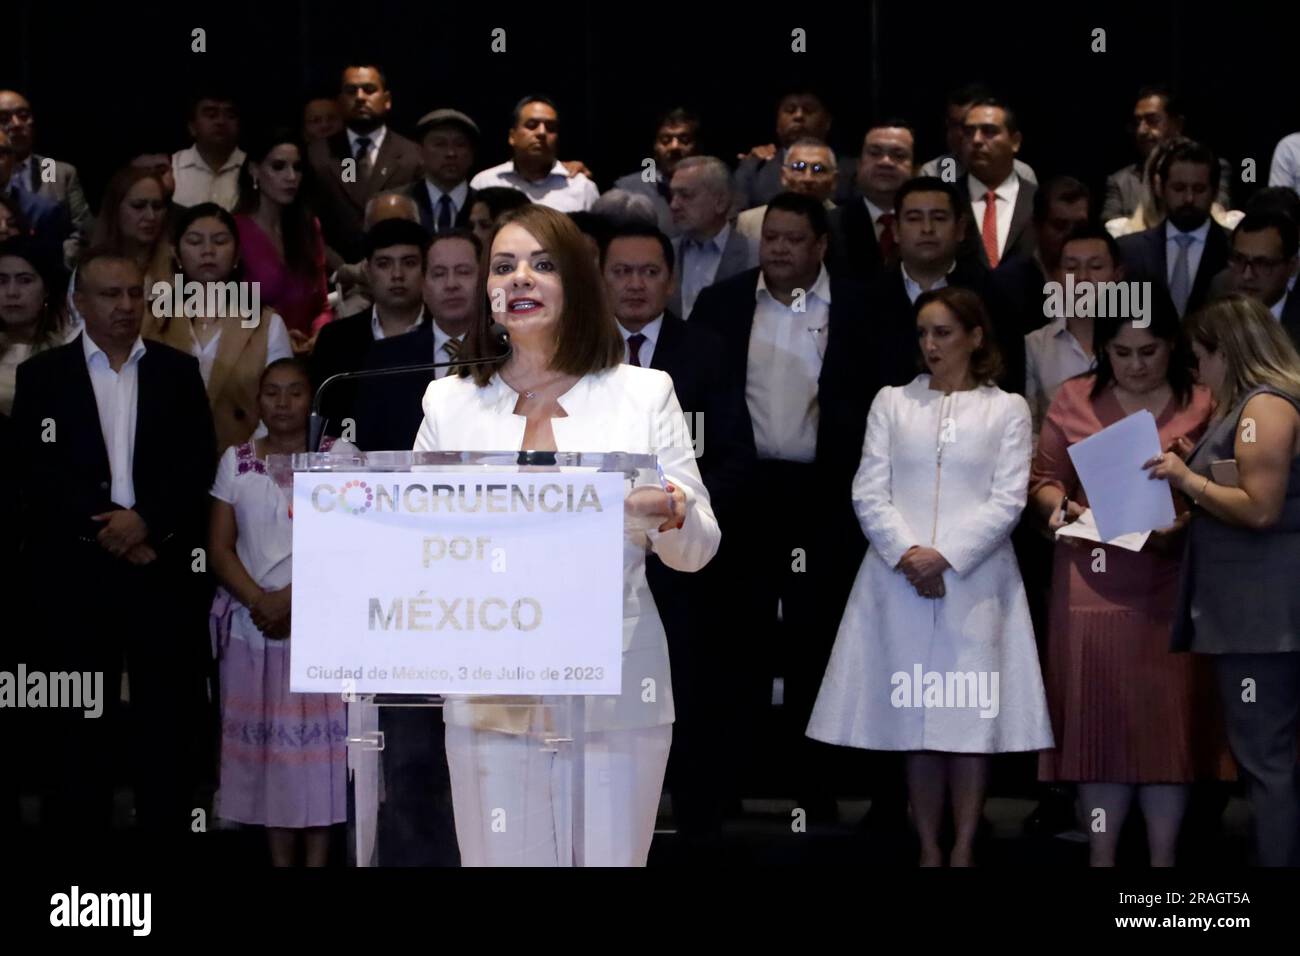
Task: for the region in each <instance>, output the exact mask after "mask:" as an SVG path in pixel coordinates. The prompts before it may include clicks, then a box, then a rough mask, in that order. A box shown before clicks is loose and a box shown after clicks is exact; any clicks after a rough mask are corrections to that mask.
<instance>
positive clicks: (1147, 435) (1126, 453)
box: [1069, 409, 1174, 541]
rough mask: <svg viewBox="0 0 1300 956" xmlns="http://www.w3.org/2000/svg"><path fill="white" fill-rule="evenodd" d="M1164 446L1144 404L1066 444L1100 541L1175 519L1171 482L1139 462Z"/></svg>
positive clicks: (1156, 452)
mask: <svg viewBox="0 0 1300 956" xmlns="http://www.w3.org/2000/svg"><path fill="white" fill-rule="evenodd" d="M1162 450H1163V449H1161V447H1160V433H1159V431H1158V430H1157V429H1156V419H1155V416H1154V415H1152V414H1151V413H1150V412H1149V411H1147V410H1146V409H1143V410H1142V411H1140V412H1134V413H1133V414H1132V415H1129V416H1128V417H1127V418H1122V419H1120V420H1119V421H1117V422H1116V423H1115V424H1114V425H1111V426H1110V427H1109V428H1103V429H1102V430H1101V431H1099V432H1097V434H1095V435H1089V436H1088V437H1087V438H1085V439H1084V440H1083V441H1080V442H1075V443H1074V444H1073V445H1071V446H1070V448H1069V452H1070V461H1072V462H1074V470H1075V473H1076V474H1078V476H1079V481H1080V482H1082V484H1083V490H1084V492H1085V493H1086V494H1087V495H1088V504H1089V505H1090V506H1091V508H1092V511H1093V513H1094V517H1095V518H1096V521H1097V533H1098V534H1099V535H1101V540H1103V541H1113V540H1114V539H1116V538H1118V537H1119V536H1120V535H1124V534H1129V533H1130V532H1134V531H1138V532H1141V531H1151V530H1153V529H1155V528H1165V527H1168V526H1169V525H1171V524H1173V523H1174V495H1173V492H1172V491H1171V490H1170V488H1169V482H1167V481H1152V480H1151V478H1150V477H1148V476H1149V474H1150V473H1149V472H1148V471H1146V470H1145V469H1143V467H1142V463H1143V462H1145V461H1148V460H1149V459H1151V458H1154V457H1155V456H1156V455H1158V454H1160V452H1161V451H1162Z"/></svg>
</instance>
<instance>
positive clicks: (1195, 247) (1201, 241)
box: [1165, 218, 1214, 293]
mask: <svg viewBox="0 0 1300 956" xmlns="http://www.w3.org/2000/svg"><path fill="white" fill-rule="evenodd" d="M1213 221H1214V220H1212V219H1209V218H1207V219H1206V220H1205V222H1203V223H1201V225H1200V227H1199V228H1197V229H1193V230H1192V231H1191V232H1186V233H1185V232H1182V231H1181V230H1179V229H1176V228H1174V224H1173V223H1172V222H1169V221H1168V220H1165V222H1166V223H1167V225H1168V228H1167V229H1165V282H1166V286H1165V287H1166V288H1169V287H1170V286H1172V285H1173V281H1174V266H1175V265H1177V264H1178V243H1177V242H1175V241H1174V237H1175V236H1180V235H1185V236H1191V237H1192V241H1191V243H1189V244H1188V246H1187V291H1188V292H1189V293H1190V292H1191V289H1192V286H1193V285H1195V284H1196V270H1197V269H1199V268H1200V267H1201V253H1203V252H1204V251H1205V240H1206V238H1208V237H1209V235H1210V225H1211V224H1212V223H1213Z"/></svg>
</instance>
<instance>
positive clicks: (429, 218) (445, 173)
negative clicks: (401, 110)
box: [407, 109, 479, 236]
mask: <svg viewBox="0 0 1300 956" xmlns="http://www.w3.org/2000/svg"><path fill="white" fill-rule="evenodd" d="M415 135H416V138H417V139H418V140H419V142H420V157H421V161H422V163H423V165H424V176H423V177H422V178H420V179H417V180H416V181H415V182H413V183H412V184H411V185H410V186H409V187H408V189H407V194H408V195H409V196H410V197H411V198H412V199H414V200H415V204H416V206H418V207H419V210H420V225H422V226H423V227H424V231H425V232H427V233H428V234H429V235H430V236H432V235H434V234H435V233H439V232H449V231H450V230H452V229H467V228H468V227H469V212H470V209H471V208H472V207H473V205H474V192H475V191H474V190H473V189H470V187H469V171H470V170H471V169H472V168H473V167H474V152H475V150H476V149H477V148H478V141H479V131H478V124H477V123H475V122H474V121H473V120H472V119H470V118H469V117H468V116H466V115H465V114H464V113H462V112H461V111H460V110H451V109H438V110H434V111H433V112H431V113H425V114H424V116H422V117H420V124H419V125H418V126H417V127H416V128H415Z"/></svg>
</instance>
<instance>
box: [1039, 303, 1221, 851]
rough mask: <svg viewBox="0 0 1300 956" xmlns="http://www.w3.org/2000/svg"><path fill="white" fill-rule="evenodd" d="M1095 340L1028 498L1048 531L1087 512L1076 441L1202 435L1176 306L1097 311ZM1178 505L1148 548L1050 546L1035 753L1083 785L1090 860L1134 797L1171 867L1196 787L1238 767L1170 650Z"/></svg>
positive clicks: (1043, 766)
mask: <svg viewBox="0 0 1300 956" xmlns="http://www.w3.org/2000/svg"><path fill="white" fill-rule="evenodd" d="M1094 336H1095V343H1096V350H1097V370H1096V372H1094V373H1088V374H1085V375H1080V376H1077V377H1075V378H1072V379H1068V380H1067V381H1065V382H1064V383H1063V384H1062V385H1061V387H1060V390H1059V391H1058V392H1057V393H1056V398H1055V399H1054V400H1053V401H1052V404H1051V406H1050V408H1049V409H1048V413H1047V418H1046V421H1045V422H1044V424H1043V430H1042V433H1041V434H1040V436H1039V441H1038V453H1037V455H1036V457H1035V459H1034V466H1033V471H1032V474H1031V477H1030V484H1029V487H1030V496H1031V499H1032V502H1033V505H1034V507H1035V509H1036V510H1037V512H1038V514H1039V515H1040V516H1041V517H1042V519H1043V521H1044V522H1045V523H1046V524H1047V526H1048V528H1049V529H1050V530H1051V531H1053V532H1055V531H1057V530H1058V529H1060V528H1061V527H1062V526H1063V525H1065V524H1067V523H1069V522H1072V521H1074V520H1075V519H1077V518H1078V517H1079V516H1080V515H1081V514H1083V512H1084V510H1085V509H1086V508H1087V507H1088V498H1087V494H1086V493H1085V492H1084V490H1083V488H1082V487H1081V486H1080V483H1079V479H1078V476H1077V475H1076V474H1075V471H1074V467H1073V465H1072V464H1071V461H1070V456H1069V454H1068V448H1069V446H1070V445H1073V444H1075V443H1076V442H1079V441H1082V440H1083V439H1085V438H1087V437H1089V436H1090V435H1095V434H1096V433H1097V432H1099V431H1101V430H1102V429H1103V428H1106V427H1107V426H1109V425H1112V424H1114V423H1116V422H1118V421H1120V420H1121V419H1123V418H1126V417H1127V416H1129V415H1132V414H1134V413H1135V412H1140V411H1144V410H1145V411H1147V412H1150V413H1151V414H1152V415H1153V416H1154V417H1155V419H1156V428H1157V430H1158V432H1159V435H1160V443H1161V445H1160V446H1161V447H1162V448H1165V447H1168V446H1169V445H1170V444H1171V443H1174V442H1176V441H1180V440H1190V441H1195V440H1196V439H1197V438H1199V437H1200V435H1201V434H1202V433H1203V432H1204V431H1205V426H1206V422H1207V421H1208V420H1209V417H1210V394H1209V391H1208V390H1207V389H1204V388H1199V387H1196V386H1194V385H1193V384H1192V373H1191V369H1190V354H1189V352H1188V348H1187V344H1186V340H1185V339H1184V337H1183V335H1182V331H1181V329H1180V327H1179V323H1178V317H1177V316H1176V315H1174V314H1173V312H1171V311H1169V310H1166V309H1156V310H1155V313H1154V315H1153V317H1152V320H1151V324H1150V326H1149V327H1148V328H1137V327H1136V326H1135V325H1134V324H1133V323H1132V322H1129V321H1124V320H1120V319H1097V320H1096V327H1095V331H1094ZM1176 506H1177V513H1178V514H1179V518H1178V519H1177V520H1176V522H1175V524H1174V525H1173V526H1172V527H1170V528H1166V529H1160V530H1157V531H1154V532H1152V534H1151V535H1150V537H1149V538H1148V539H1147V541H1146V543H1145V545H1144V546H1143V548H1142V550H1141V551H1137V552H1134V551H1130V550H1126V549H1125V548H1122V547H1119V546H1116V545H1113V544H1099V543H1095V542H1092V541H1081V540H1079V539H1072V538H1064V537H1061V538H1057V542H1056V555H1055V561H1054V568H1053V576H1052V598H1051V610H1050V612H1049V624H1048V640H1047V659H1046V661H1045V665H1046V666H1045V673H1046V677H1047V699H1048V703H1049V705H1050V708H1051V714H1052V729H1053V732H1054V734H1055V737H1056V749H1055V750H1051V751H1047V752H1045V753H1043V754H1042V755H1041V756H1040V757H1039V777H1040V779H1042V780H1044V781H1049V782H1059V781H1070V782H1076V783H1078V785H1079V801H1080V806H1081V810H1082V816H1083V821H1084V825H1085V828H1086V829H1087V831H1088V840H1089V860H1090V863H1091V865H1093V866H1113V865H1114V864H1115V852H1116V847H1117V845H1118V842H1119V834H1120V830H1121V828H1122V827H1123V823H1124V820H1125V818H1126V817H1127V816H1128V813H1129V810H1130V808H1131V806H1132V804H1133V802H1134V799H1135V798H1136V800H1137V802H1138V804H1139V806H1140V807H1141V808H1142V814H1143V816H1144V818H1145V820H1146V829H1147V844H1148V849H1149V852H1150V855H1151V865H1152V866H1172V865H1173V863H1174V848H1175V845H1176V843H1177V838H1178V831H1179V828H1180V826H1181V824H1182V819H1183V814H1184V811H1185V809H1186V806H1187V798H1188V794H1189V791H1190V784H1191V783H1192V782H1193V781H1195V780H1200V779H1216V778H1225V777H1230V776H1231V766H1230V763H1229V762H1228V761H1227V760H1226V759H1225V758H1226V751H1225V748H1224V746H1223V737H1222V733H1221V732H1220V731H1219V730H1218V721H1217V719H1216V718H1215V716H1214V715H1213V714H1211V713H1207V712H1206V709H1205V707H1204V702H1205V701H1206V700H1207V699H1212V698H1213V694H1212V692H1211V687H1212V684H1211V680H1212V678H1211V676H1210V674H1209V673H1208V671H1207V669H1205V668H1203V667H1201V666H1199V663H1198V662H1197V661H1196V660H1194V659H1192V658H1179V657H1177V656H1176V655H1172V654H1170V653H1169V647H1168V645H1169V628H1170V625H1171V622H1172V620H1173V612H1174V598H1175V596H1176V594H1177V587H1178V566H1179V560H1178V555H1179V548H1180V546H1181V529H1182V528H1183V526H1184V525H1185V523H1186V513H1185V511H1184V509H1183V507H1182V504H1181V502H1177V503H1176ZM1103 815H1104V816H1103Z"/></svg>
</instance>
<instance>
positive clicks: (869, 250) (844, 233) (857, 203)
mask: <svg viewBox="0 0 1300 956" xmlns="http://www.w3.org/2000/svg"><path fill="white" fill-rule="evenodd" d="M830 220H831V235H832V236H833V237H834V241H832V242H831V243H830V248H828V249H827V251H826V270H827V271H828V272H830V273H831V274H832V275H834V276H841V277H843V278H847V279H857V280H859V281H862V282H866V281H868V280H870V279H871V278H873V277H874V276H876V275H878V274H880V273H881V272H883V271H884V269H885V260H884V257H883V256H882V255H881V253H880V242H879V240H877V239H876V225H875V223H873V222H872V221H871V213H870V212H868V211H867V205H866V203H865V202H864V201H863V200H862V199H860V198H857V199H853V200H850V201H849V202H847V203H845V204H844V205H843V206H837V207H835V209H833V210H831V213H830Z"/></svg>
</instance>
